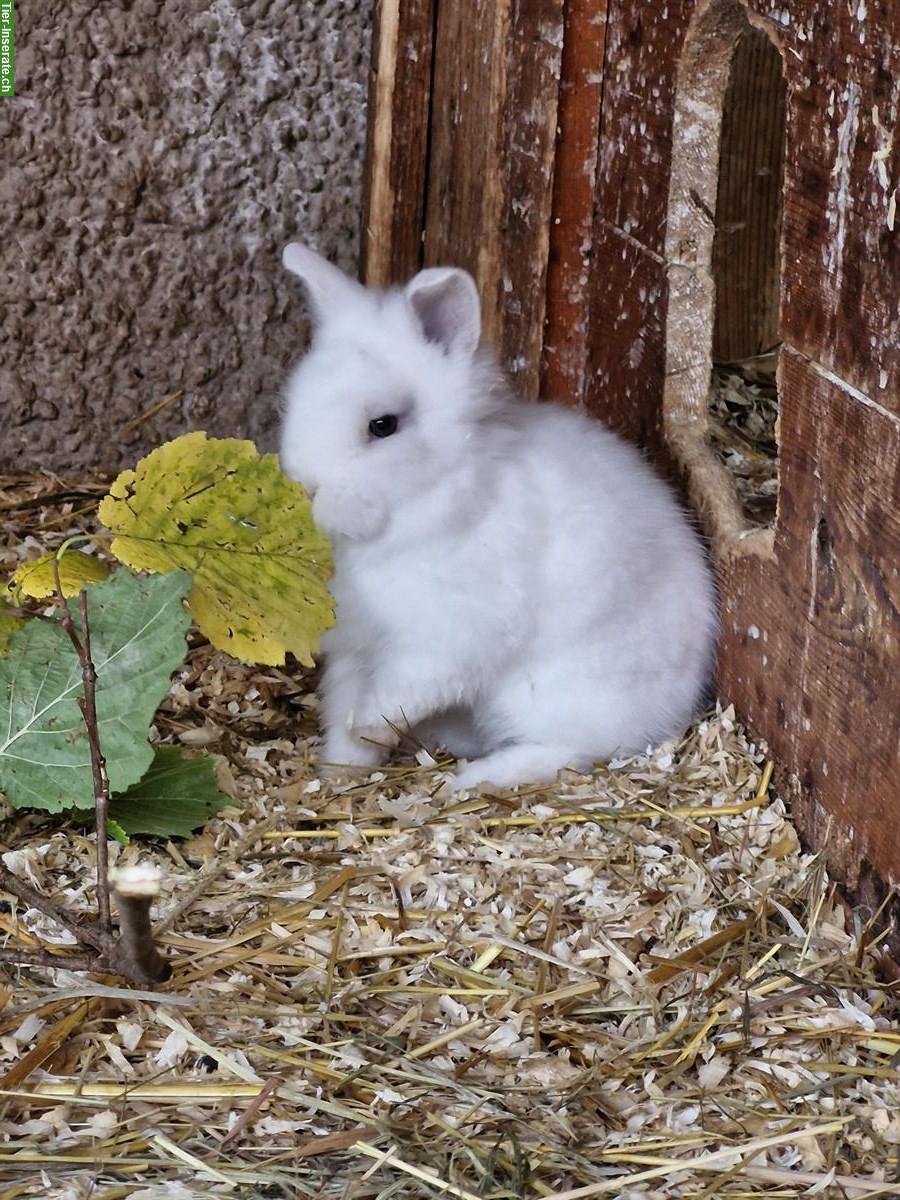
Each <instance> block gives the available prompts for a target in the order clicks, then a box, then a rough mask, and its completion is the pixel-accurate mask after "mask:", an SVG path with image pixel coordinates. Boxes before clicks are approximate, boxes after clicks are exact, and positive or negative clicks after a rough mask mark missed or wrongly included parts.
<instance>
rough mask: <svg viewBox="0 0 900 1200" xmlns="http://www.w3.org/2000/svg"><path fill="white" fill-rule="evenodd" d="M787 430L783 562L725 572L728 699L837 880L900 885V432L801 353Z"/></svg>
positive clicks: (791, 381)
mask: <svg viewBox="0 0 900 1200" xmlns="http://www.w3.org/2000/svg"><path fill="white" fill-rule="evenodd" d="M781 428H782V455H783V467H782V481H781V489H782V508H781V512H780V514H779V518H780V519H779V523H778V530H777V532H776V537H775V558H774V561H772V562H767V561H765V560H763V559H761V558H759V557H757V556H755V555H743V556H740V557H736V558H732V559H730V560H729V561H728V562H727V563H726V564H725V565H724V567H723V574H722V618H723V619H722V653H721V662H722V671H721V677H722V683H723V685H724V687H725V688H726V689H727V690H728V691H729V692H730V693H731V694H732V695H734V696H735V698H736V699H737V701H738V703H739V705H740V709H741V712H742V714H743V715H744V716H745V717H746V718H747V719H748V720H749V721H750V723H751V724H752V726H753V727H754V728H757V729H759V730H761V731H762V732H763V733H764V734H765V736H766V738H767V740H768V741H769V744H770V746H771V748H772V752H773V754H774V755H775V757H776V759H777V760H778V762H779V764H780V767H781V779H782V781H783V784H784V786H785V787H786V788H787V790H788V792H789V794H790V797H791V801H792V806H793V812H794V815H795V817H796V819H797V821H798V823H799V824H800V826H801V828H802V830H803V832H804V834H805V835H806V837H807V838H808V840H809V841H810V842H811V844H812V845H814V846H820V847H821V846H826V835H828V837H827V853H828V858H829V862H830V864H831V866H832V868H833V869H834V870H835V871H836V873H837V874H838V877H839V878H841V879H842V880H843V881H844V882H845V883H847V884H848V886H849V887H851V888H854V889H855V888H856V887H857V886H858V884H859V882H860V878H861V873H864V872H865V870H866V868H867V866H868V868H874V870H875V872H876V873H877V874H878V875H879V876H880V877H881V878H882V879H883V880H885V881H888V882H890V883H892V884H896V883H900V788H898V782H897V779H898V769H900V669H898V668H900V420H898V418H897V417H896V416H894V414H892V413H890V412H888V411H887V410H884V409H878V408H876V407H875V406H873V405H872V404H871V403H865V402H861V400H860V397H859V396H858V395H855V394H854V393H853V392H851V391H850V390H849V389H848V388H847V387H846V385H844V384H842V383H841V382H840V381H838V380H837V379H833V378H830V377H827V376H826V375H825V374H824V373H823V369H822V368H821V367H819V366H818V365H817V364H816V363H814V362H811V361H810V360H808V359H806V358H805V357H803V356H802V355H800V354H799V353H798V352H797V351H796V350H793V349H788V350H786V351H785V352H784V356H783V362H782V416H781ZM829 826H830V828H829Z"/></svg>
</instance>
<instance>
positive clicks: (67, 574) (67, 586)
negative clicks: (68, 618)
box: [10, 550, 109, 600]
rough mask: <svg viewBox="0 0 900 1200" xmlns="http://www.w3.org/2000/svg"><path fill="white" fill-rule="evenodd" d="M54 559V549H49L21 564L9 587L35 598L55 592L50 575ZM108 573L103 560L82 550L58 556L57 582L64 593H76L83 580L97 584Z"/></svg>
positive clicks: (44, 597)
mask: <svg viewBox="0 0 900 1200" xmlns="http://www.w3.org/2000/svg"><path fill="white" fill-rule="evenodd" d="M56 558H57V554H56V551H52V552H51V553H50V554H42V555H41V557H40V558H33V559H32V560H31V561H30V562H25V563H22V565H21V567H19V569H18V570H17V571H16V573H15V574H14V575H13V577H12V579H11V580H10V588H13V587H14V588H16V590H17V591H19V592H20V593H22V594H23V595H25V596H31V597H32V599H34V600H46V599H47V598H48V597H49V596H54V595H56V578H55V576H54V574H53V563H54V560H55V559H56ZM108 575H109V567H108V566H107V565H106V563H104V562H101V561H100V559H99V558H94V556H93V555H91V554H85V553H84V552H83V551H82V550H66V551H65V552H64V553H63V554H62V555H61V556H59V582H60V585H61V587H62V592H63V595H64V596H77V595H78V593H79V592H80V591H81V585H82V584H83V583H99V582H100V581H101V580H103V579H106V577H107V576H108Z"/></svg>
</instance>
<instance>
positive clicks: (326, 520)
mask: <svg viewBox="0 0 900 1200" xmlns="http://www.w3.org/2000/svg"><path fill="white" fill-rule="evenodd" d="M313 520H314V521H315V523H316V524H317V525H318V526H319V528H320V529H324V530H325V532H326V533H327V534H329V535H330V536H332V537H335V536H337V537H344V538H348V539H349V540H350V541H353V542H362V541H366V540H368V539H369V538H373V537H376V536H377V535H378V534H379V533H381V531H382V530H383V529H384V527H385V525H386V523H387V509H386V508H385V506H384V504H383V503H380V502H378V501H377V500H374V499H372V498H371V497H362V496H358V495H356V493H355V492H353V491H351V490H350V489H349V488H343V487H321V488H319V490H318V491H317V492H316V496H315V499H314V500H313Z"/></svg>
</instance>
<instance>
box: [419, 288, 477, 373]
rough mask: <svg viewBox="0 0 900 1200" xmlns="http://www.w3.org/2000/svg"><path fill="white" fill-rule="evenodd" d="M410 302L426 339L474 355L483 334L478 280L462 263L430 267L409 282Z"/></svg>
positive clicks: (469, 355)
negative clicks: (476, 282)
mask: <svg viewBox="0 0 900 1200" xmlns="http://www.w3.org/2000/svg"><path fill="white" fill-rule="evenodd" d="M404 295H405V296H406V299H407V302H408V304H409V306H410V308H411V309H412V311H413V313H414V314H415V316H416V318H417V319H418V321H419V324H420V325H421V326H422V332H423V333H424V335H425V339H426V341H429V342H435V343H436V344H437V345H439V346H443V348H444V350H446V351H451V350H453V351H459V352H460V353H462V354H465V355H466V356H467V357H471V356H472V355H473V354H474V353H475V350H476V347H477V346H478V339H479V338H480V336H481V302H480V300H479V299H478V289H477V288H476V286H475V280H474V279H473V278H472V276H471V275H469V274H468V272H467V271H462V270H460V269H459V268H458V267H430V268H429V269H428V270H426V271H420V272H419V274H418V275H416V276H415V278H414V279H411V280H410V282H409V283H408V284H407V285H406V289H405V291H404Z"/></svg>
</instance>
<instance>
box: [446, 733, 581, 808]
mask: <svg viewBox="0 0 900 1200" xmlns="http://www.w3.org/2000/svg"><path fill="white" fill-rule="evenodd" d="M581 757H583V756H582V755H578V754H577V753H574V752H573V751H572V750H571V749H568V748H566V747H562V746H544V745H541V744H540V743H533V742H522V743H520V744H518V745H513V746H504V747H503V748H502V749H501V750H494V751H493V752H492V753H491V754H486V755H485V756H484V757H483V758H476V759H474V760H473V761H472V762H470V763H466V765H465V766H464V767H461V768H460V769H459V771H457V773H456V775H455V776H453V777H452V778H451V779H450V781H449V784H448V785H447V787H448V788H449V791H448V794H451V795H452V793H453V792H464V791H467V790H468V789H469V788H475V787H479V786H482V785H483V786H485V787H493V788H514V787H517V786H518V785H519V784H521V783H551V782H553V781H554V780H555V779H556V777H557V775H558V773H559V771H560V770H561V769H562V768H563V767H565V766H567V765H568V764H570V763H572V762H575V761H576V760H578V759H579V758H581ZM442 790H443V789H442Z"/></svg>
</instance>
